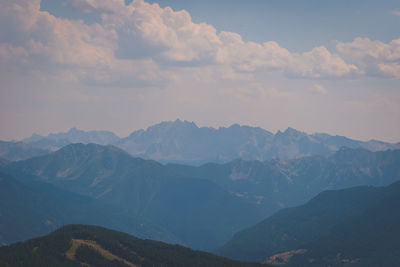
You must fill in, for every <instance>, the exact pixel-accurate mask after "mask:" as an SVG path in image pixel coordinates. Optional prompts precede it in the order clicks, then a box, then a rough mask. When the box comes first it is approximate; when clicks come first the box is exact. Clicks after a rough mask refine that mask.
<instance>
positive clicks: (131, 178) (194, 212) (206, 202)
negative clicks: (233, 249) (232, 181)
mask: <svg viewBox="0 0 400 267" xmlns="http://www.w3.org/2000/svg"><path fill="white" fill-rule="evenodd" d="M3 170H4V171H5V172H8V173H11V174H13V175H14V176H16V177H18V178H21V179H23V180H39V181H42V182H46V183H51V184H53V185H55V186H57V187H60V188H63V189H64V190H68V191H72V192H75V193H78V194H82V195H86V196H90V197H94V198H96V199H100V200H102V201H104V202H107V203H112V204H114V205H118V206H120V207H123V208H125V209H127V210H129V211H131V212H132V213H134V214H139V215H141V216H143V217H146V218H148V219H150V220H151V221H152V222H154V223H155V224H158V225H160V226H162V227H163V228H165V229H166V230H168V231H169V232H171V233H173V234H174V235H175V236H177V237H178V238H179V239H180V240H181V241H182V242H183V244H185V245H188V246H190V247H193V248H196V249H202V250H213V249H215V248H217V247H218V246H220V245H222V244H223V243H225V242H226V241H228V240H229V239H230V238H231V237H232V236H233V234H234V233H235V232H236V231H238V230H239V229H242V228H244V227H248V226H250V225H251V224H253V223H254V222H256V221H259V220H260V219H261V218H263V217H264V216H265V215H264V213H263V212H262V210H261V209H260V206H259V205H256V204H253V203H248V202H246V201H244V200H242V199H241V198H239V197H237V196H235V195H234V194H231V193H230V192H229V191H227V190H224V189H222V188H221V187H220V186H219V185H217V184H215V183H214V182H212V181H209V180H206V179H201V178H192V177H190V176H187V175H184V174H177V173H176V172H174V171H173V170H170V169H169V168H166V167H165V166H164V165H161V164H159V163H157V162H155V161H150V160H143V159H139V158H133V157H132V156H130V155H129V154H127V153H125V152H124V151H122V150H120V149H118V148H115V147H111V146H100V145H94V144H89V145H83V144H73V145H69V146H67V147H64V148H62V149H60V150H58V151H56V152H54V153H51V154H49V155H46V156H42V157H37V158H32V159H29V160H26V161H22V162H16V163H11V164H9V165H7V166H5V167H4V168H3Z"/></svg>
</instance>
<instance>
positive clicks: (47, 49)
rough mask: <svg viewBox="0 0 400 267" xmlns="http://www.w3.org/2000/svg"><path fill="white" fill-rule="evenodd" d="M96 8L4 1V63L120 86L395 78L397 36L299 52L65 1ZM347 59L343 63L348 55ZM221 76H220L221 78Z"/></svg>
mask: <svg viewBox="0 0 400 267" xmlns="http://www.w3.org/2000/svg"><path fill="white" fill-rule="evenodd" d="M68 4H70V5H71V6H72V7H74V8H78V9H80V10H83V11H84V12H94V13H96V14H97V15H99V16H100V17H101V22H100V23H95V24H91V25H88V24H85V23H84V21H82V20H69V19H61V18H57V17H54V16H53V15H51V14H49V13H48V12H44V11H40V0H5V1H3V2H2V3H1V4H0V5H1V6H0V7H1V10H0V59H2V62H6V64H7V66H5V64H3V66H2V68H9V69H10V68H11V69H18V68H21V69H25V70H29V69H34V70H40V69H42V70H43V73H48V72H50V73H57V74H58V75H60V76H66V77H74V78H75V79H76V80H77V81H81V82H85V83H89V84H98V85H100V84H101V85H106V86H107V85H116V86H122V87H130V86H131V87H134V86H144V85H148V84H155V85H161V84H166V83H168V82H169V81H176V80H178V79H182V75H183V73H184V75H189V76H191V75H192V76H198V73H208V72H210V71H214V70H215V69H217V70H218V75H219V76H218V77H217V76H216V75H208V76H209V77H212V78H213V79H242V78H243V77H244V75H245V73H247V74H250V75H251V74H254V73H270V72H277V73H281V74H284V75H286V76H288V77H295V78H307V79H341V78H346V77H356V76H357V75H361V74H363V73H367V74H379V75H381V76H389V77H399V76H400V68H399V61H398V58H399V54H400V53H399V40H393V41H392V42H391V43H390V44H384V43H381V42H379V41H370V40H369V39H362V38H357V39H356V40H355V41H354V42H352V43H339V44H338V45H337V51H338V54H335V53H331V52H330V51H328V49H327V48H325V47H324V46H320V47H316V48H314V49H312V50H311V51H309V52H305V53H302V54H297V53H291V52H290V51H288V50H287V49H285V48H282V47H281V46H279V44H278V43H276V42H273V41H270V42H265V43H255V42H244V41H243V39H242V37H241V36H240V35H239V34H237V33H232V32H224V31H222V32H220V33H217V31H216V29H215V28H214V27H213V26H212V25H209V24H206V23H194V22H193V21H192V19H191V17H190V14H189V13H188V12H186V11H184V10H183V11H174V10H172V9H171V8H169V7H165V8H162V7H160V6H159V5H158V4H149V3H146V2H144V1H143V0H134V1H133V2H132V3H131V4H129V5H126V4H125V1H124V0H110V1H93V0H68ZM344 58H345V59H350V60H351V61H352V63H348V62H346V61H345V59H344ZM221 77H222V78H221Z"/></svg>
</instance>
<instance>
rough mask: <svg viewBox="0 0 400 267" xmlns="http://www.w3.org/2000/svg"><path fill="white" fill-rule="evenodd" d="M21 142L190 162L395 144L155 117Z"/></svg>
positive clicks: (49, 148)
mask: <svg viewBox="0 0 400 267" xmlns="http://www.w3.org/2000/svg"><path fill="white" fill-rule="evenodd" d="M22 141H23V142H24V143H27V144H29V145H31V146H32V147H34V148H40V149H42V150H46V151H54V150H57V149H59V148H61V147H63V146H65V145H68V144H71V143H83V144H88V143H96V144H100V145H114V146H117V147H119V148H122V149H124V150H125V151H127V152H128V153H130V154H131V155H133V156H137V157H142V158H145V159H153V160H157V161H159V162H163V163H166V162H175V163H183V164H196V165H199V164H203V163H207V162H218V163H224V162H228V161H231V160H234V159H237V158H241V159H245V160H261V161H263V160H268V159H273V158H279V159H292V158H299V157H303V156H310V155H322V156H328V155H331V154H332V153H334V152H335V151H337V150H339V149H340V148H341V147H343V146H344V147H349V148H365V149H368V150H371V151H379V150H387V149H398V148H400V143H397V144H391V143H386V142H380V141H376V140H371V141H367V142H363V141H358V140H353V139H349V138H346V137H344V136H331V135H328V134H306V133H304V132H300V131H297V130H295V129H293V128H288V129H287V130H285V131H284V132H281V131H278V132H277V133H276V134H273V133H271V132H269V131H267V130H264V129H262V128H259V127H250V126H240V125H238V124H234V125H232V126H230V127H227V128H225V127H220V128H218V129H215V128H211V127H198V126H197V125H196V124H195V123H193V122H188V121H181V120H176V121H169V122H161V123H159V124H156V125H153V126H150V127H148V128H147V129H146V130H137V131H134V132H132V134H130V135H129V136H128V137H125V138H119V137H118V136H116V135H115V134H113V133H112V132H107V131H88V132H85V131H81V130H78V129H76V128H72V129H70V130H69V131H68V132H65V133H58V134H49V135H48V136H39V135H37V134H34V135H32V136H31V137H29V138H26V139H24V140H22ZM3 150H4V149H3ZM2 154H7V153H5V152H2V148H1V146H0V157H4V158H6V159H11V160H14V159H13V158H7V157H5V156H2ZM36 155H39V154H36Z"/></svg>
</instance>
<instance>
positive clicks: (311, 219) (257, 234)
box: [219, 182, 400, 266]
mask: <svg viewBox="0 0 400 267" xmlns="http://www.w3.org/2000/svg"><path fill="white" fill-rule="evenodd" d="M399 200H400V182H396V183H394V184H392V185H390V186H388V187H371V186H369V187H354V188H350V189H344V190H339V191H325V192H322V193H321V194H319V195H318V196H317V197H315V198H313V199H312V200H311V201H309V202H308V203H307V204H305V205H303V206H299V207H295V208H288V209H283V210H281V211H279V212H277V213H276V214H274V215H273V216H271V217H269V218H268V219H266V220H264V221H262V222H260V223H259V224H257V225H255V226H253V227H251V228H248V229H245V230H243V231H240V232H238V233H237V234H236V235H235V236H234V238H233V239H232V240H231V241H229V242H228V243H227V244H225V245H224V246H223V247H221V248H220V249H219V254H221V255H224V256H227V257H231V258H235V259H241V260H252V261H260V262H261V261H267V262H269V263H271V264H279V265H281V264H284V263H286V265H290V266H328V265H330V266H347V265H349V266H352V265H354V266H394V265H396V263H397V264H398V263H399V262H400V255H399V254H398V251H397V249H396V248H398V247H399V245H400V242H399V240H400V239H399V238H400V226H399V225H400V224H399V223H400V216H399V213H398V209H399V208H400V201H399ZM284 265H285V264H284Z"/></svg>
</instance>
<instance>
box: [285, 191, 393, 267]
mask: <svg viewBox="0 0 400 267" xmlns="http://www.w3.org/2000/svg"><path fill="white" fill-rule="evenodd" d="M399 210H400V183H396V184H393V185H391V186H389V187H387V188H386V189H385V190H384V192H383V194H382V199H381V200H380V201H378V202H377V203H376V204H373V205H370V207H369V208H368V209H367V210H365V211H364V212H363V213H362V214H360V215H358V216H354V218H352V219H351V220H349V221H345V222H342V223H340V224H338V225H335V226H334V227H332V228H331V229H330V230H329V231H327V232H326V233H324V234H322V235H320V236H318V238H316V239H315V240H312V241H310V242H308V243H307V244H305V245H304V248H305V249H306V250H307V252H306V253H304V254H301V255H296V256H294V257H293V258H292V259H291V261H290V265H291V266H322V265H331V266H346V265H349V266H360V267H361V266H399V265H400V213H399ZM310 263H311V264H310Z"/></svg>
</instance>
